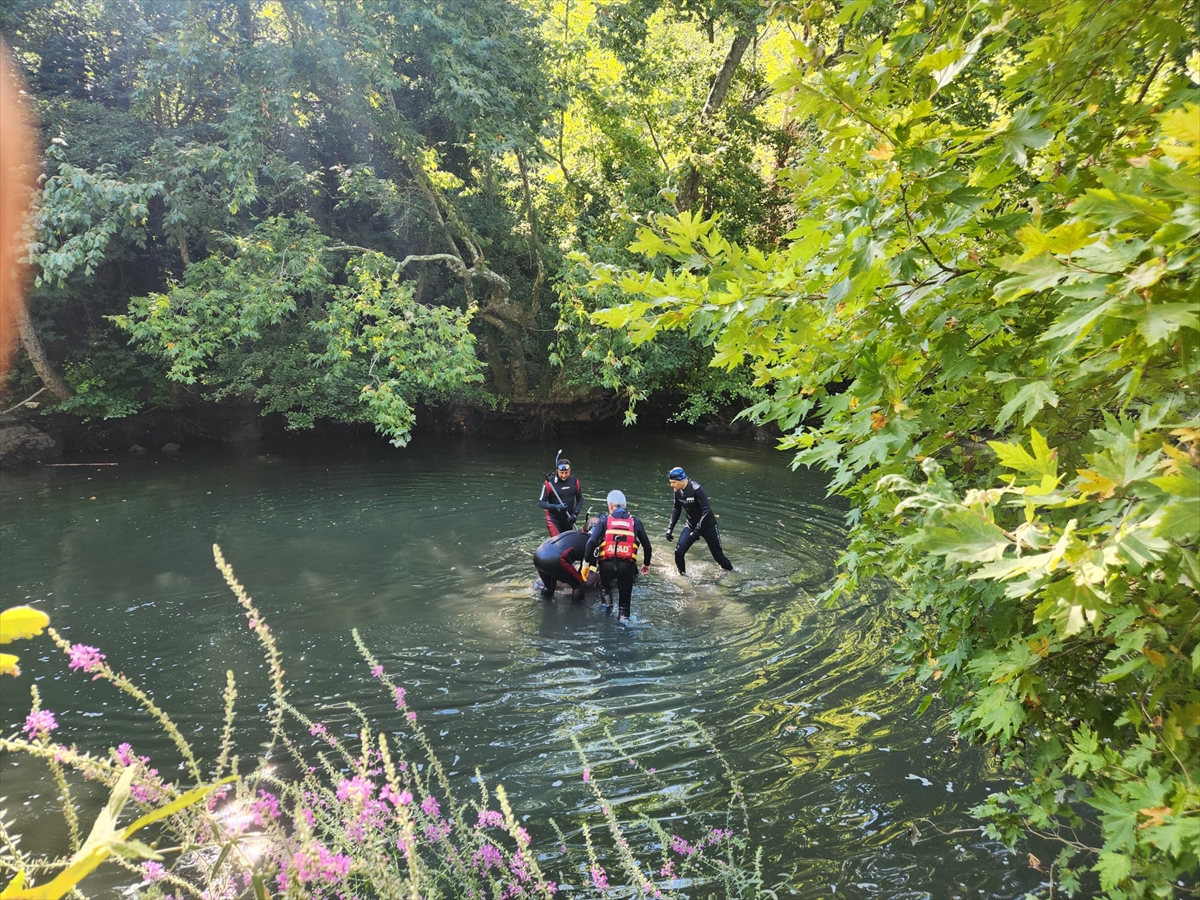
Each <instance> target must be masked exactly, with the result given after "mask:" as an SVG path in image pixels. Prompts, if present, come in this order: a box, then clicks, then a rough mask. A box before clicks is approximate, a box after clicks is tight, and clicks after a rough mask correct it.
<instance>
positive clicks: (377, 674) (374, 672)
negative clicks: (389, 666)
mask: <svg viewBox="0 0 1200 900" xmlns="http://www.w3.org/2000/svg"><path fill="white" fill-rule="evenodd" d="M371 677H372V678H382V677H383V666H375V667H373V668H372V669H371Z"/></svg>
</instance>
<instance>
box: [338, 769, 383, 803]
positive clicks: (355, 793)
mask: <svg viewBox="0 0 1200 900" xmlns="http://www.w3.org/2000/svg"><path fill="white" fill-rule="evenodd" d="M374 796H375V785H373V784H372V783H371V781H370V779H368V778H365V777H363V776H362V775H355V776H354V777H353V778H350V779H343V780H342V782H341V784H339V785H338V787H337V798H338V799H339V800H341V801H343V802H345V801H347V800H348V801H350V802H351V803H357V804H359V805H361V804H363V803H366V802H367V801H368V800H371V799H372V798H374Z"/></svg>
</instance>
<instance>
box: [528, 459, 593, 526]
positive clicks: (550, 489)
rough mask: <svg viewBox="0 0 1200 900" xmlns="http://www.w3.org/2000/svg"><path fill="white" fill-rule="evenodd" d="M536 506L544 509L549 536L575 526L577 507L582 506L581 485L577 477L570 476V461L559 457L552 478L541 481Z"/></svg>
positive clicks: (577, 515)
mask: <svg viewBox="0 0 1200 900" xmlns="http://www.w3.org/2000/svg"><path fill="white" fill-rule="evenodd" d="M538 506H540V507H541V508H542V509H544V510H545V511H546V528H547V529H548V530H549V532H550V536H551V537H555V536H556V535H559V534H562V533H563V532H564V531H570V530H571V529H572V528H574V527H575V520H576V519H577V518H578V517H579V509H580V507H581V506H583V487H582V485H580V483H579V479H578V478H572V477H571V461H570V460H569V459H560V460H559V461H558V471H557V472H556V473H555V476H554V480H553V481H551V480H549V479H547V480H545V481H543V482H542V492H541V494H539V495H538Z"/></svg>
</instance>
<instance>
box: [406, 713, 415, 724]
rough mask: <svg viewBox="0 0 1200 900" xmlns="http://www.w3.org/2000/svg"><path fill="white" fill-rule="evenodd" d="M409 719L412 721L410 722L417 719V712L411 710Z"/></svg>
mask: <svg viewBox="0 0 1200 900" xmlns="http://www.w3.org/2000/svg"><path fill="white" fill-rule="evenodd" d="M408 721H410V722H415V721H417V714H416V713H415V712H410V713H409V714H408Z"/></svg>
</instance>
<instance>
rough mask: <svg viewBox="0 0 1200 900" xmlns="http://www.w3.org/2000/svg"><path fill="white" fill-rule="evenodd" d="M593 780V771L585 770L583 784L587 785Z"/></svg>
mask: <svg viewBox="0 0 1200 900" xmlns="http://www.w3.org/2000/svg"><path fill="white" fill-rule="evenodd" d="M591 780H592V770H591V769H584V770H583V783H584V784H587V783H588V782H589V781H591Z"/></svg>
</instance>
